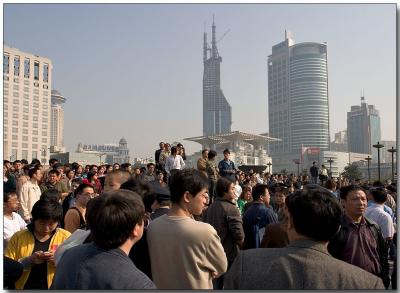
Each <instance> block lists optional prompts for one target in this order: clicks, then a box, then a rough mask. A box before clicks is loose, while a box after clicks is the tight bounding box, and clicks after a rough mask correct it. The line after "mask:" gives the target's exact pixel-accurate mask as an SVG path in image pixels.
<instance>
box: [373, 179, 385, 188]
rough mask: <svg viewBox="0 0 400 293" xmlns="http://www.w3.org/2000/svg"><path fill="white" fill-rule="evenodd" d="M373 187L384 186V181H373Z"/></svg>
mask: <svg viewBox="0 0 400 293" xmlns="http://www.w3.org/2000/svg"><path fill="white" fill-rule="evenodd" d="M372 186H373V187H384V186H385V185H384V184H383V183H382V181H379V180H376V181H374V183H372Z"/></svg>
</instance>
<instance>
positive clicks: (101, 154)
mask: <svg viewBox="0 0 400 293" xmlns="http://www.w3.org/2000/svg"><path fill="white" fill-rule="evenodd" d="M104 155H106V153H100V154H98V156H99V157H100V164H99V166H101V165H102V164H101V163H102V162H101V158H102V157H103V156H104Z"/></svg>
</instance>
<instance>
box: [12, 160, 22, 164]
mask: <svg viewBox="0 0 400 293" xmlns="http://www.w3.org/2000/svg"><path fill="white" fill-rule="evenodd" d="M16 163H22V162H21V160H15V161H14V162H13V164H16Z"/></svg>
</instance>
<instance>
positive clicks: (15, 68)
mask: <svg viewBox="0 0 400 293" xmlns="http://www.w3.org/2000/svg"><path fill="white" fill-rule="evenodd" d="M19 63H20V62H19V56H15V57H14V75H15V76H19Z"/></svg>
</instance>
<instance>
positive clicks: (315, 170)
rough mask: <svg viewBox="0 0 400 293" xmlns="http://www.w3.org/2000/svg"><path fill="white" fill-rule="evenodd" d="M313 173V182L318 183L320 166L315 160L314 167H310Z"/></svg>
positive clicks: (311, 173)
mask: <svg viewBox="0 0 400 293" xmlns="http://www.w3.org/2000/svg"><path fill="white" fill-rule="evenodd" d="M310 175H311V183H314V184H317V182H318V167H317V166H316V165H315V162H313V163H312V167H311V168H310Z"/></svg>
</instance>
